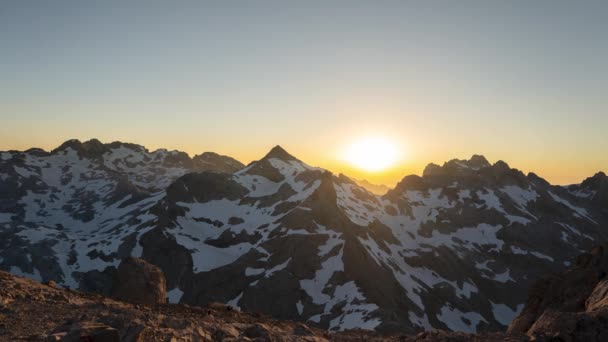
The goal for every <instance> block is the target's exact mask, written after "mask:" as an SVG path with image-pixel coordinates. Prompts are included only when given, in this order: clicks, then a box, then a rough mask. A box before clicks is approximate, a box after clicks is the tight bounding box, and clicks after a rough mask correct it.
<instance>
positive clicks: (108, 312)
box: [0, 245, 608, 342]
mask: <svg viewBox="0 0 608 342" xmlns="http://www.w3.org/2000/svg"><path fill="white" fill-rule="evenodd" d="M119 270H120V271H121V272H119V273H122V274H124V275H125V277H126V278H125V279H121V278H120V277H119V278H116V280H117V281H118V285H117V286H115V287H114V288H113V296H115V297H120V298H122V299H124V300H125V301H119V300H115V299H111V298H109V297H105V296H102V295H98V294H91V293H82V292H77V291H73V290H69V289H63V288H60V287H58V286H57V285H56V284H55V283H54V282H49V283H47V284H41V283H38V282H35V281H33V280H30V279H26V278H21V277H18V276H15V275H11V274H9V273H6V272H1V271H0V341H68V342H69V341H75V342H76V341H80V342H81V341H86V342H141V341H168V342H169V341H170V342H173V341H175V342H177V341H364V340H365V341H412V342H413V341H446V342H451V341H453V342H461V341H462V342H466V341H480V342H481V341H483V342H489V341H537V342H540V341H564V342H569V341H608V278H607V277H606V276H607V275H608V245H604V246H597V247H595V248H593V250H592V251H591V252H590V253H586V254H583V255H581V256H579V257H578V258H577V260H576V263H575V265H574V266H573V267H572V268H570V269H568V270H566V271H564V272H562V273H558V274H552V275H548V276H545V277H543V278H542V279H540V280H539V281H537V282H536V284H535V285H534V286H533V288H532V290H531V292H530V295H529V298H528V302H527V304H526V307H525V308H524V310H523V311H522V312H521V313H520V314H519V316H518V317H517V318H516V319H515V320H514V321H513V322H512V323H511V325H510V326H509V329H508V330H507V332H504V333H482V334H477V335H475V334H465V333H456V332H445V331H439V330H436V331H431V332H422V333H419V334H417V335H382V334H379V333H376V332H370V331H363V330H349V331H345V332H330V331H326V330H321V329H318V328H315V327H311V326H308V325H306V324H303V323H298V322H294V321H286V320H275V319H272V318H270V317H269V316H266V315H263V314H257V313H246V312H240V311H238V310H236V309H234V308H232V307H230V306H228V305H224V304H219V303H211V304H209V305H207V306H205V307H195V306H189V305H184V304H162V303H161V302H162V301H161V300H160V299H161V298H163V297H164V296H165V295H166V292H165V288H164V285H165V284H164V275H163V274H162V272H161V271H160V269H159V268H157V267H156V266H153V265H150V264H148V263H146V262H145V261H143V260H142V259H137V258H130V259H126V260H125V261H123V263H122V264H121V266H120V267H119ZM144 292H145V293H146V294H145V295H143V296H142V293H144ZM127 301H129V302H127ZM136 303H139V304H136Z"/></svg>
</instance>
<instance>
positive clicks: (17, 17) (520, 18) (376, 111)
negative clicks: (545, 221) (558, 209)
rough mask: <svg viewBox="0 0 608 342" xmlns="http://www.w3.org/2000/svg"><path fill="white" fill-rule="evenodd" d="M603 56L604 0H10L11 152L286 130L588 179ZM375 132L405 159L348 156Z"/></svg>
mask: <svg viewBox="0 0 608 342" xmlns="http://www.w3.org/2000/svg"><path fill="white" fill-rule="evenodd" d="M607 61H608V1H580V2H579V1H552V0H547V1H448V0H446V1H364V2H359V1H299V2H296V1H272V2H271V1H217V2H211V1H210V2H204V1H157V2H155V1H27V0H26V1H2V2H0V150H8V149H26V148H28V147H32V146H38V147H43V148H45V149H52V148H53V147H56V146H58V145H59V144H60V143H61V142H63V141H64V140H67V139H68V138H79V139H81V140H86V139H90V138H93V137H95V138H98V139H100V140H102V141H104V142H110V141H114V140H121V141H129V142H135V143H139V144H142V145H145V146H147V147H148V148H150V149H155V148H159V147H166V148H169V149H180V150H184V151H186V152H188V153H190V154H196V153H201V152H203V151H215V152H218V153H222V154H228V155H231V156H233V157H235V158H237V159H240V160H241V161H243V162H249V161H251V160H253V159H257V158H259V157H261V156H262V155H264V154H265V153H266V152H267V151H268V150H269V149H270V148H271V147H272V146H274V145H276V144H280V145H282V146H283V147H285V148H286V149H287V150H288V151H290V152H291V153H292V154H294V155H296V156H298V157H299V158H300V159H302V160H304V161H306V162H308V163H309V164H312V165H317V166H322V167H325V168H329V169H331V170H333V171H338V172H346V173H347V174H351V175H354V176H356V177H360V178H367V179H369V180H371V181H374V182H383V183H386V184H389V185H392V184H394V183H395V182H396V181H398V180H400V179H401V178H402V177H403V176H404V175H406V174H410V173H420V172H421V171H422V169H423V168H424V166H425V165H426V164H427V163H429V162H435V163H439V164H441V163H443V162H444V161H446V160H448V159H452V158H468V157H469V156H470V155H472V154H474V153H477V154H484V155H485V156H486V157H487V158H488V159H489V160H490V161H492V162H493V161H496V160H498V159H503V160H505V161H507V162H508V163H509V164H510V165H511V166H513V167H517V168H519V169H522V170H523V171H525V172H528V171H534V172H536V173H538V174H539V175H541V176H543V177H545V178H546V179H548V180H549V181H551V182H553V183H557V184H567V183H574V182H580V181H581V180H582V179H583V178H585V177H587V176H591V175H592V174H594V173H595V172H597V171H599V170H604V171H608V153H607V152H608V134H607V131H608V112H607V101H606V100H607V99H608V66H607ZM367 136H382V137H387V138H388V139H391V140H393V141H395V142H396V143H397V144H398V146H399V148H400V149H401V150H402V151H403V152H404V153H403V154H404V158H403V159H402V160H401V161H400V162H399V164H398V165H396V166H395V167H394V168H392V169H391V170H388V171H385V172H381V173H365V172H362V171H357V170H354V169H352V168H351V167H350V166H348V165H346V164H344V162H342V161H341V158H340V153H341V151H342V149H343V148H344V146H345V145H348V144H349V143H351V142H353V141H356V140H358V139H360V138H362V137H367Z"/></svg>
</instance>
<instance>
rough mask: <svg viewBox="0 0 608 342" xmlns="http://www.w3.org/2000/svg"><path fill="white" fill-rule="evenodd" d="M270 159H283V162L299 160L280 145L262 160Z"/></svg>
mask: <svg viewBox="0 0 608 342" xmlns="http://www.w3.org/2000/svg"><path fill="white" fill-rule="evenodd" d="M270 158H276V159H281V160H284V161H288V160H298V158H296V157H294V156H292V155H291V154H289V153H288V152H287V151H285V150H284V149H283V148H282V147H281V146H280V145H276V146H275V147H273V148H272V150H270V152H268V153H267V154H266V155H265V156H264V158H262V160H264V159H270Z"/></svg>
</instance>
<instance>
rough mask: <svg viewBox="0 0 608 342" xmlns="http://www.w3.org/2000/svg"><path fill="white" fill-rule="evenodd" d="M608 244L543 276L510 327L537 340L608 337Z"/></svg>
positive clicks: (587, 339)
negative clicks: (560, 270)
mask: <svg viewBox="0 0 608 342" xmlns="http://www.w3.org/2000/svg"><path fill="white" fill-rule="evenodd" d="M606 275H608V245H603V246H596V247H594V248H593V249H592V250H591V252H590V253H586V254H583V255H581V256H579V257H578V258H577V260H576V263H575V265H574V266H573V267H572V268H570V269H568V270H566V271H564V272H562V273H559V274H553V275H549V276H546V277H543V278H542V279H541V280H539V281H538V282H537V283H536V284H535V285H534V286H533V288H532V289H531V291H530V294H529V298H528V302H527V304H526V307H525V308H524V310H523V311H522V312H521V313H520V314H519V316H518V317H516V318H515V319H514V320H513V322H512V323H511V325H510V326H509V329H508V331H509V332H513V333H526V334H527V335H529V336H531V337H534V338H536V339H537V340H541V341H542V340H545V339H546V340H551V341H598V342H599V341H608V278H606Z"/></svg>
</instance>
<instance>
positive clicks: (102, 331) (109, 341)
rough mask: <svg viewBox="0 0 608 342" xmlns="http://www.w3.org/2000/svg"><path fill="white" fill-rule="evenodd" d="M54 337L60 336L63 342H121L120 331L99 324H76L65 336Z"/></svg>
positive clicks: (60, 334)
mask: <svg viewBox="0 0 608 342" xmlns="http://www.w3.org/2000/svg"><path fill="white" fill-rule="evenodd" d="M52 336H55V337H57V336H60V337H61V339H60V340H59V341H61V342H83V341H86V342H89V341H94V342H120V336H119V334H118V330H116V329H114V328H112V327H109V326H107V325H103V324H100V323H97V322H80V323H76V324H74V325H73V326H72V327H71V328H70V330H69V331H68V332H66V333H65V334H62V333H59V334H55V335H52Z"/></svg>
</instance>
